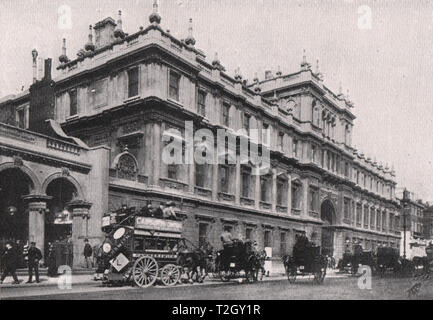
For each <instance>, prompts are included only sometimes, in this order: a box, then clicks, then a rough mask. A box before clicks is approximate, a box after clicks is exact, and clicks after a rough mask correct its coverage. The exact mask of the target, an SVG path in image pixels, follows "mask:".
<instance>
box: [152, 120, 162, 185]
mask: <svg viewBox="0 0 433 320" xmlns="http://www.w3.org/2000/svg"><path fill="white" fill-rule="evenodd" d="M161 139H162V138H161V123H160V122H155V123H154V124H153V139H152V140H153V155H154V156H153V166H152V168H153V171H152V180H151V184H152V185H154V186H158V185H159V178H160V176H161V152H162V150H161Z"/></svg>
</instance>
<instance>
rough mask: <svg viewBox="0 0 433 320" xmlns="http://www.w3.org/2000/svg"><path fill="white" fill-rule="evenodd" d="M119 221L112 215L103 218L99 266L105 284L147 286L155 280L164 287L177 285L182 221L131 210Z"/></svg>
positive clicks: (180, 270)
mask: <svg viewBox="0 0 433 320" xmlns="http://www.w3.org/2000/svg"><path fill="white" fill-rule="evenodd" d="M122 218H124V219H122V221H118V215H116V213H114V214H113V213H109V214H107V215H105V216H104V217H103V221H102V229H103V231H104V232H105V233H106V239H105V241H104V243H103V244H102V254H101V256H100V263H101V264H102V266H103V267H104V268H105V272H104V276H103V281H104V283H106V284H108V285H112V284H116V283H117V284H119V283H125V282H132V281H133V282H134V283H135V284H136V285H137V286H139V287H143V288H144V287H149V286H151V285H153V284H154V283H155V282H156V281H157V279H160V281H161V282H162V283H163V284H164V285H167V286H173V285H175V284H176V283H178V282H179V280H180V277H181V272H182V269H181V267H180V266H179V265H177V261H178V248H179V246H180V245H181V242H182V241H183V239H182V229H183V226H182V221H176V220H168V219H162V218H155V217H147V216H140V215H137V213H135V212H134V210H132V209H131V212H127V213H126V214H125V216H124V217H122Z"/></svg>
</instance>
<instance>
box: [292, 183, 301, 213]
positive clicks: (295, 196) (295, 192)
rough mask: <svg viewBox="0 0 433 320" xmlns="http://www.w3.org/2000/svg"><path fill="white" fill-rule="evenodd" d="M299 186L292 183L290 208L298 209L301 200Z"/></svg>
mask: <svg viewBox="0 0 433 320" xmlns="http://www.w3.org/2000/svg"><path fill="white" fill-rule="evenodd" d="M300 192H301V185H300V184H298V183H292V208H293V209H300V204H301V199H300Z"/></svg>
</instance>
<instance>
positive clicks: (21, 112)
mask: <svg viewBox="0 0 433 320" xmlns="http://www.w3.org/2000/svg"><path fill="white" fill-rule="evenodd" d="M16 119H17V125H18V127H19V128H21V129H26V110H25V108H20V109H18V110H17V115H16Z"/></svg>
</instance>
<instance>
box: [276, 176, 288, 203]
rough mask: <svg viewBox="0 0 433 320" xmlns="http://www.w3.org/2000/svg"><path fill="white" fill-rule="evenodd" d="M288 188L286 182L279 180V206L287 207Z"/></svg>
mask: <svg viewBox="0 0 433 320" xmlns="http://www.w3.org/2000/svg"><path fill="white" fill-rule="evenodd" d="M286 186H287V183H286V181H284V180H282V179H278V181H277V205H279V206H285V205H286V203H285V202H286V201H285V199H286V193H287V190H286Z"/></svg>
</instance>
